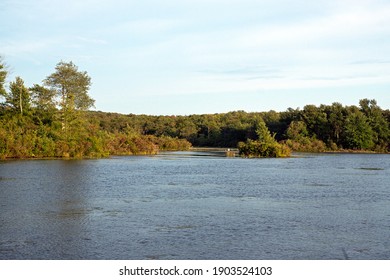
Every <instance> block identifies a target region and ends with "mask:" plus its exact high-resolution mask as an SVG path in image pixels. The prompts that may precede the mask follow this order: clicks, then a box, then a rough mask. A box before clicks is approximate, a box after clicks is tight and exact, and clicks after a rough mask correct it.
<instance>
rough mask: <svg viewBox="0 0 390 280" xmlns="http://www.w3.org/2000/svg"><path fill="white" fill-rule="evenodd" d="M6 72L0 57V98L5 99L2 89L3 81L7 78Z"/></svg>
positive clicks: (4, 92)
mask: <svg viewBox="0 0 390 280" xmlns="http://www.w3.org/2000/svg"><path fill="white" fill-rule="evenodd" d="M7 74H8V72H7V70H6V65H5V63H4V62H3V59H2V58H1V57H0V96H3V97H5V96H6V91H5V88H4V84H5V79H6V78H7Z"/></svg>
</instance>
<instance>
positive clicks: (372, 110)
mask: <svg viewBox="0 0 390 280" xmlns="http://www.w3.org/2000/svg"><path fill="white" fill-rule="evenodd" d="M359 105H360V108H361V111H362V112H363V113H364V115H365V116H366V117H367V119H368V123H369V124H370V126H371V128H372V130H373V132H374V142H375V144H376V145H377V148H379V149H386V148H387V147H386V146H387V145H388V142H389V140H390V129H389V124H388V122H387V120H386V117H385V115H384V114H383V111H382V109H381V108H380V107H379V106H378V105H377V102H376V100H375V99H372V100H369V99H362V100H360V101H359Z"/></svg>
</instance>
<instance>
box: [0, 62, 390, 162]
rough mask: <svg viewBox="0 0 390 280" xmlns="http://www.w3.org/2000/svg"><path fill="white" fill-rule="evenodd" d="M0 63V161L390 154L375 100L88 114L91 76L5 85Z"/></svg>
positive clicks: (66, 67) (385, 121) (63, 71)
mask: <svg viewBox="0 0 390 280" xmlns="http://www.w3.org/2000/svg"><path fill="white" fill-rule="evenodd" d="M7 74H8V73H7V69H6V66H5V64H4V63H3V62H2V61H1V60H0V158H30V157H78V158H83V157H103V156H109V155H132V154H155V153H158V151H161V150H186V149H189V148H190V147H191V145H193V146H198V147H229V148H235V147H238V148H240V151H242V154H244V155H247V156H250V155H251V154H257V153H258V154H261V155H263V154H264V155H266V156H268V155H269V156H288V154H289V150H292V151H305V152H324V151H343V150H348V151H350V150H353V151H375V152H389V151H390V127H389V124H390V111H389V110H382V109H381V108H380V107H379V105H378V104H377V102H376V101H375V100H370V99H362V100H360V101H359V103H358V105H357V106H343V105H342V104H340V103H333V104H331V105H320V106H315V105H306V106H305V107H303V109H299V108H298V109H292V108H288V109H287V110H286V111H284V112H275V111H269V112H258V113H257V112H256V113H254V112H252V113H247V112H244V111H234V112H229V113H221V114H202V115H189V116H150V115H133V114H129V115H124V114H118V113H105V112H97V111H91V110H90V109H91V108H92V107H93V105H94V100H93V99H92V98H91V97H90V96H89V95H88V90H89V87H90V85H91V79H90V77H89V76H88V74H87V72H82V71H79V70H78V68H77V66H76V65H74V64H73V63H72V62H69V63H65V62H60V63H58V64H57V66H56V68H55V72H54V73H52V74H51V75H49V76H48V77H47V78H46V79H45V80H43V82H42V84H34V85H32V86H31V87H27V86H25V84H24V81H23V79H22V78H20V77H17V78H16V79H15V81H12V82H10V83H9V85H8V87H6V84H5V80H6V77H7Z"/></svg>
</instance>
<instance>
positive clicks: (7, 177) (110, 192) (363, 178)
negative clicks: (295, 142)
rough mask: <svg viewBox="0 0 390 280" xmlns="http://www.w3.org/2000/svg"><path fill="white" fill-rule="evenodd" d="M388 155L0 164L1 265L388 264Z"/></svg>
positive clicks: (169, 156) (177, 156) (216, 155)
mask: <svg viewBox="0 0 390 280" xmlns="http://www.w3.org/2000/svg"><path fill="white" fill-rule="evenodd" d="M389 159H390V156H389V155H350V154H345V155H342V154H337V155H316V154H299V155H296V156H295V157H292V158H288V159H241V158H226V157H223V151H217V152H211V151H196V152H195V151H191V152H175V153H163V154H161V155H158V156H154V157H114V158H111V159H100V160H31V161H3V162H0V259H346V258H348V259H390V226H389V224H390V223H389V222H390V206H389V203H388V202H389V199H390V193H389V192H390V190H389V187H388V180H389V178H390V177H389V175H390V161H389Z"/></svg>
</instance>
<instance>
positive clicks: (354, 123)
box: [344, 106, 374, 150]
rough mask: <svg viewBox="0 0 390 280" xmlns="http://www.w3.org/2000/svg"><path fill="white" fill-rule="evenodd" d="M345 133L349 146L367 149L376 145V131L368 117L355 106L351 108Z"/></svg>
mask: <svg viewBox="0 0 390 280" xmlns="http://www.w3.org/2000/svg"><path fill="white" fill-rule="evenodd" d="M344 133H345V141H346V146H347V148H350V149H363V150H365V149H372V148H373V146H374V141H373V140H374V132H373V130H372V129H371V126H370V124H369V123H368V118H367V117H366V116H365V115H364V114H363V113H362V112H361V111H359V109H358V108H356V107H355V106H352V108H350V109H349V112H348V115H347V117H346V120H345V131H344Z"/></svg>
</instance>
